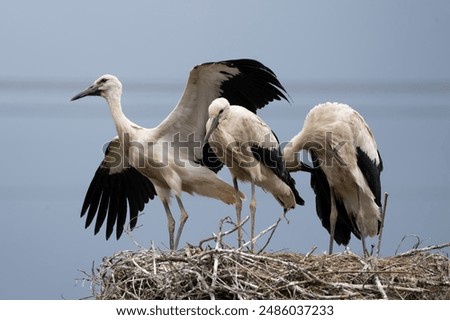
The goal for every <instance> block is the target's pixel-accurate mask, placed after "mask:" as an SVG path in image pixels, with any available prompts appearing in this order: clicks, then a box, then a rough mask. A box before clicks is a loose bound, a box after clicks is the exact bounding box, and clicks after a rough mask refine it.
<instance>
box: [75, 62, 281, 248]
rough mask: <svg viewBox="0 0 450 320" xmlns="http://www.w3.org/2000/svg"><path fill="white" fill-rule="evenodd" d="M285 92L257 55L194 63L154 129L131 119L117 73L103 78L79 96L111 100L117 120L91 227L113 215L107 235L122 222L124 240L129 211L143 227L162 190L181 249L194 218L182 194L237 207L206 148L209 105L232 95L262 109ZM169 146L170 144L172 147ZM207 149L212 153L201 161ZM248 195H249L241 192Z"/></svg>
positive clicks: (93, 195) (90, 211)
mask: <svg viewBox="0 0 450 320" xmlns="http://www.w3.org/2000/svg"><path fill="white" fill-rule="evenodd" d="M283 92H285V90H284V88H283V86H282V85H281V83H280V82H279V81H278V79H277V78H276V76H275V74H274V73H273V72H272V71H271V70H270V69H269V68H267V67H266V66H264V65H263V64H261V63H260V62H258V61H255V60H250V59H240V60H228V61H221V62H211V63H204V64H201V65H198V66H196V67H194V68H193V69H192V70H191V72H190V75H189V79H188V82H187V84H186V88H185V90H184V93H183V95H182V97H181V99H180V101H179V102H178V104H177V105H176V106H175V108H174V109H173V110H172V112H171V113H170V114H169V115H168V116H167V118H166V119H165V120H164V121H163V122H162V123H161V124H159V125H158V126H157V127H155V128H152V129H147V128H143V127H140V126H138V125H136V124H135V123H133V122H131V121H130V120H129V119H127V118H126V116H125V115H124V114H123V112H122V107H121V94H122V85H121V83H120V81H119V80H118V79H117V78H116V77H114V76H111V75H105V76H102V77H100V78H99V79H97V80H96V81H95V82H94V84H93V85H92V86H90V87H89V88H87V89H86V90H84V91H82V92H81V93H79V94H77V95H76V96H74V97H73V98H72V100H76V99H80V98H82V97H85V96H90V95H91V96H102V97H104V98H105V99H106V101H107V103H108V105H109V108H110V111H111V113H112V116H113V120H114V123H115V125H116V129H117V133H118V137H116V138H114V139H113V140H112V141H111V143H110V144H109V146H108V148H107V150H106V153H105V158H104V160H103V161H102V163H101V164H100V166H99V168H98V169H97V171H96V173H95V175H94V178H93V179H92V182H91V184H90V185H89V188H88V191H87V193H86V197H85V200H84V203H83V207H82V210H81V216H82V217H83V216H84V214H86V212H87V218H86V224H85V227H86V228H87V227H88V226H89V225H90V224H91V223H92V221H93V220H94V218H95V216H97V218H96V223H95V229H94V233H95V234H97V233H98V232H99V230H100V228H101V226H102V225H103V223H104V221H105V219H106V217H107V219H106V239H108V238H109V237H110V236H111V234H112V232H113V229H114V226H116V238H117V239H119V238H120V236H121V235H122V232H123V229H124V226H125V223H126V219H127V214H128V212H129V224H130V228H131V229H133V228H134V227H135V226H136V222H137V217H138V213H139V212H140V211H142V210H143V209H144V206H145V204H146V203H147V202H148V200H149V199H153V198H154V196H155V195H158V196H159V197H160V199H161V201H162V203H163V206H164V208H165V211H166V215H167V219H168V229H169V241H170V249H172V250H175V249H176V248H177V247H178V243H179V239H180V236H181V233H182V230H183V227H184V224H185V222H186V220H187V218H188V215H187V212H186V210H185V209H184V206H183V203H182V201H181V193H182V191H184V192H187V193H190V194H193V193H196V194H200V195H203V196H207V197H212V198H216V199H220V200H222V201H223V202H225V203H227V204H234V203H235V201H236V199H235V191H234V188H233V187H231V186H229V185H228V184H226V183H225V182H223V181H222V180H221V179H219V178H218V177H217V176H216V174H215V172H217V171H218V170H220V168H221V167H222V164H221V163H220V161H218V160H217V159H216V158H215V157H214V155H213V153H211V150H210V148H209V146H208V145H206V146H203V149H204V150H203V152H202V141H203V137H204V135H205V124H206V121H207V119H208V106H209V104H210V103H211V101H213V100H214V99H215V98H217V97H219V96H224V97H227V98H228V99H230V100H231V101H235V102H236V103H240V104H241V105H242V106H245V107H246V108H248V109H249V110H251V111H253V112H256V110H257V109H258V108H262V107H263V106H264V105H266V104H267V103H269V102H270V101H273V100H274V99H276V100H280V99H281V98H283V99H286V100H287V98H286V96H285V95H284V93H283ZM167 146H168V148H167ZM202 154H204V156H205V158H204V159H202V160H200V161H197V159H201V155H202ZM172 193H174V194H175V197H176V199H177V202H178V206H179V208H180V220H179V227H178V231H177V235H176V238H174V230H175V221H174V219H173V216H172V213H171V210H170V207H169V200H170V196H171V194H172ZM239 197H240V198H245V196H244V195H243V194H239Z"/></svg>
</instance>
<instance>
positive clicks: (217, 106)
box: [203, 98, 230, 143]
mask: <svg viewBox="0 0 450 320" xmlns="http://www.w3.org/2000/svg"><path fill="white" fill-rule="evenodd" d="M229 111H230V103H229V102H228V100H227V99H225V98H217V99H215V100H214V101H213V102H211V104H210V105H209V108H208V114H209V120H208V122H207V123H206V130H207V132H206V135H205V138H204V139H203V142H204V143H206V142H207V141H208V139H209V137H210V136H211V134H212V132H213V131H214V129H216V128H217V126H218V125H219V122H220V120H221V119H222V118H224V117H226V116H227V114H228V112H229Z"/></svg>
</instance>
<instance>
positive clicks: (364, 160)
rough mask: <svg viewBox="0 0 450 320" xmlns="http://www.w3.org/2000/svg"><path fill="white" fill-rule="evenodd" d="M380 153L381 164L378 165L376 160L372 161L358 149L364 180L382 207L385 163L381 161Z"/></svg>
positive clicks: (358, 159)
mask: <svg viewBox="0 0 450 320" xmlns="http://www.w3.org/2000/svg"><path fill="white" fill-rule="evenodd" d="M377 153H378V158H379V159H380V163H379V164H378V165H377V164H376V159H370V157H369V156H368V155H367V153H365V152H364V151H363V150H362V149H361V148H360V147H356V158H357V163H358V167H359V169H360V170H361V172H362V174H363V176H364V178H365V179H366V181H367V184H368V185H369V188H370V190H371V191H372V193H373V195H374V196H375V203H376V204H377V205H378V206H379V207H381V181H380V174H381V171H382V170H383V161H382V160H381V156H380V153H379V152H378V151H377Z"/></svg>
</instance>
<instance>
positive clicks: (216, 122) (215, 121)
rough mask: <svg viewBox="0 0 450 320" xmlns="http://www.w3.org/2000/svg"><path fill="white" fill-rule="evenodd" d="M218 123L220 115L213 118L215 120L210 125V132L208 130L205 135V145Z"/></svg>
mask: <svg viewBox="0 0 450 320" xmlns="http://www.w3.org/2000/svg"><path fill="white" fill-rule="evenodd" d="M218 124H219V115H218V116H216V117H215V118H213V120H212V122H211V126H210V127H209V130H208V132H206V134H205V137H204V138H203V143H202V145H203V146H204V145H205V143H207V142H208V140H209V137H210V136H211V134H212V133H213V131H214V129H216V128H217V126H218Z"/></svg>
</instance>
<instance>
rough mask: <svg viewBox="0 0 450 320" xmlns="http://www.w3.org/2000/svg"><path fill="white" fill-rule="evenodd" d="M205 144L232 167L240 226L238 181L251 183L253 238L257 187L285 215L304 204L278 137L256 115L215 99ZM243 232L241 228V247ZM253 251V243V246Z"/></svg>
mask: <svg viewBox="0 0 450 320" xmlns="http://www.w3.org/2000/svg"><path fill="white" fill-rule="evenodd" d="M208 112H209V119H208V122H207V123H206V130H207V131H206V135H205V138H204V142H205V143H206V142H209V144H210V146H211V147H212V148H213V150H214V152H215V154H216V155H217V157H218V158H219V159H220V160H221V161H222V162H223V163H225V165H226V166H227V167H228V168H229V170H230V172H231V175H232V177H233V184H234V188H235V189H236V216H237V223H238V225H240V221H241V209H242V201H241V199H240V197H239V196H238V195H239V187H238V180H241V181H249V182H250V183H251V202H250V220H251V239H254V236H255V234H254V230H255V211H256V198H255V185H257V186H259V187H261V188H262V189H263V190H265V191H268V192H270V193H271V194H272V195H273V196H274V197H275V199H276V200H277V201H278V202H279V203H280V205H281V206H282V207H283V208H284V213H286V212H287V211H288V210H289V209H293V208H294V207H295V205H296V204H298V205H303V204H304V201H303V199H302V198H301V197H300V195H299V193H298V191H297V189H296V188H295V181H294V179H293V178H292V177H291V175H290V174H289V172H288V170H287V169H286V166H285V163H284V159H283V157H282V153H281V149H280V145H279V141H278V138H277V137H276V136H275V134H274V133H273V131H272V130H271V129H270V128H269V126H268V125H267V124H266V123H265V122H264V121H263V120H262V119H261V118H260V117H258V116H257V115H256V114H254V113H252V112H250V111H249V110H247V109H245V108H242V107H241V106H236V105H230V103H229V102H228V100H227V99H225V98H218V99H215V100H214V101H213V102H212V103H211V105H210V107H209V109H208ZM241 238H242V231H240V228H239V229H238V244H239V246H240V244H241ZM251 248H252V251H253V241H252V245H251Z"/></svg>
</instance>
